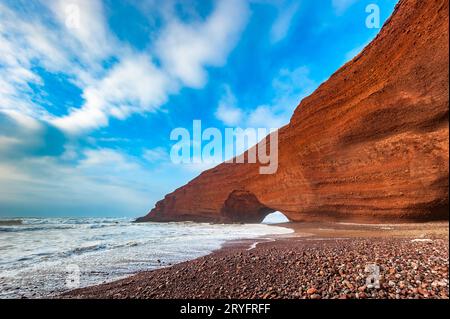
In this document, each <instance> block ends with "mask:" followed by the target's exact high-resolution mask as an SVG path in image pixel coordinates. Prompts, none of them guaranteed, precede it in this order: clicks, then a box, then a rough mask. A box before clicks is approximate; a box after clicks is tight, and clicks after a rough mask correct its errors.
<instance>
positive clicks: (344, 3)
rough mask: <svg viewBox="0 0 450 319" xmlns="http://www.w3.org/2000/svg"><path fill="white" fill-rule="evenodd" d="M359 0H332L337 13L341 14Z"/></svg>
mask: <svg viewBox="0 0 450 319" xmlns="http://www.w3.org/2000/svg"><path fill="white" fill-rule="evenodd" d="M356 1H357V0H332V2H331V3H332V5H333V8H334V11H335V12H336V14H338V15H340V14H342V13H344V12H345V11H346V10H347V9H348V8H350V7H351V6H352V5H353V4H354V3H356Z"/></svg>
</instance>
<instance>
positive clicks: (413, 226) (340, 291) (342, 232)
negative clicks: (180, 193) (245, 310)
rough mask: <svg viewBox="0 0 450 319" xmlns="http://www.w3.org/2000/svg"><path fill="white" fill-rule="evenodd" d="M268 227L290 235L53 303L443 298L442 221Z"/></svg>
mask: <svg viewBox="0 0 450 319" xmlns="http://www.w3.org/2000/svg"><path fill="white" fill-rule="evenodd" d="M271 226H277V227H286V228H290V229H292V230H293V231H294V232H293V233H290V234H281V235H280V234H277V235H269V236H261V237H259V238H253V239H240V240H232V241H229V242H226V243H224V244H223V245H222V247H221V248H220V249H218V250H215V251H212V252H211V253H210V254H208V255H205V256H203V257H199V258H196V259H193V260H189V261H186V262H182V263H177V264H174V265H171V266H168V267H163V268H159V269H155V270H149V271H141V272H138V273H136V274H134V275H131V276H129V277H126V278H124V279H120V280H116V281H112V282H109V283H104V284H100V285H94V286H88V287H85V288H79V289H75V290H72V291H68V292H65V293H63V294H61V295H59V296H57V298H95V299H97V298H155V299H161V298H162V299H172V298H187V299H189V298H198V299H208V298H213V299H217V298H238V299H239V298H243V299H247V298H303V299H304V298H308V299H320V298H342V299H344V298H345V299H346V298H445V299H446V298H448V295H449V284H448V235H449V223H448V222H429V223H408V224H354V223H282V224H271ZM368 264H376V265H378V266H379V268H380V275H381V280H380V282H381V287H380V289H372V288H371V287H367V285H366V284H365V279H366V277H367V275H368V274H367V273H365V270H366V269H365V268H366V266H367V265H368ZM179 287H183V290H182V291H180V289H179Z"/></svg>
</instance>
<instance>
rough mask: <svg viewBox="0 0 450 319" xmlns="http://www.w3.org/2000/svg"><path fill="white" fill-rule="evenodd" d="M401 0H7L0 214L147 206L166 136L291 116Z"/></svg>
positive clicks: (169, 183) (179, 181) (3, 4)
mask: <svg viewBox="0 0 450 319" xmlns="http://www.w3.org/2000/svg"><path fill="white" fill-rule="evenodd" d="M372 3H373V4H377V5H378V6H379V8H380V14H381V23H383V22H384V21H385V20H386V19H387V18H388V17H389V15H390V14H391V13H392V11H393V8H394V6H395V4H396V1H395V0H379V1H374V0H368V1H365V0H359V1H356V0H322V1H290V0H284V1H283V0H280V1H276V0H273V1H272V0H217V1H212V0H211V1H209V0H203V1H189V0H173V1H170V0H169V1H156V0H149V1H138V0H105V1H99V0H98V1H97V0H77V1H75V0H74V1H70V2H68V1H64V0H48V1H45V0H42V1H32V0H26V1H25V0H24V1H20V0H19V1H18V0H0V190H1V191H0V216H140V215H143V214H145V213H146V212H147V211H148V210H149V209H150V208H152V207H153V205H154V203H155V202H156V201H157V200H159V199H161V198H162V197H163V196H164V194H166V193H168V192H171V191H172V190H174V189H175V188H177V187H179V186H181V185H183V184H184V183H186V182H187V181H189V180H190V179H192V178H193V177H195V176H197V175H198V174H199V173H200V172H201V171H202V170H203V169H205V168H207V167H208V165H205V164H184V165H176V164H174V163H172V162H171V161H170V159H169V155H168V154H169V152H170V147H171V146H172V145H173V143H174V142H173V141H170V132H171V131H172V130H173V129H174V128H176V127H185V128H188V129H191V128H192V121H193V120H194V119H200V120H202V125H203V127H217V128H219V129H224V128H225V127H236V126H240V127H243V128H246V127H267V128H276V127H280V126H282V125H284V124H286V123H287V122H288V121H289V118H290V116H291V114H292V111H293V110H294V108H295V107H296V106H297V104H298V103H299V102H300V100H301V99H302V98H303V97H305V96H307V95H309V94H310V93H311V92H312V91H313V90H314V89H315V88H316V87H317V86H318V85H319V84H320V83H322V82H323V81H325V80H326V79H327V78H328V77H329V76H330V75H331V74H332V73H333V72H335V71H336V70H337V69H338V68H339V67H340V66H342V65H343V64H344V63H345V62H346V61H348V60H350V59H351V58H352V57H354V56H355V55H356V54H357V53H358V52H359V51H361V50H362V48H363V47H364V46H365V45H366V44H367V43H368V42H370V40H371V39H373V38H374V37H375V35H376V34H377V33H378V32H379V29H378V28H367V27H366V25H365V20H366V17H367V15H368V13H366V11H365V9H366V6H367V5H368V4H372Z"/></svg>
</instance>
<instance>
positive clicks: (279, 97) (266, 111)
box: [215, 66, 317, 129]
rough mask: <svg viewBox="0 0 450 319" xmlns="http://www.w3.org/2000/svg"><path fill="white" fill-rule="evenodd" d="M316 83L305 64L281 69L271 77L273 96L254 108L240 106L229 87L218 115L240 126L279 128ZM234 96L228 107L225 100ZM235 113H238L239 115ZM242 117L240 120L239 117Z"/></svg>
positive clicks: (225, 121)
mask: <svg viewBox="0 0 450 319" xmlns="http://www.w3.org/2000/svg"><path fill="white" fill-rule="evenodd" d="M316 87H317V83H316V82H315V81H314V80H312V79H311V78H310V75H309V69H308V68H307V67H305V66H301V67H298V68H296V69H293V70H290V69H286V68H284V69H281V70H279V71H278V74H277V75H276V76H275V77H274V79H273V81H272V87H271V88H270V89H271V90H272V92H273V95H272V99H271V100H270V101H268V102H267V103H264V104H260V105H256V106H255V107H253V108H251V109H244V108H239V107H238V106H237V104H238V103H237V102H236V101H235V98H234V96H233V93H232V92H231V90H230V89H229V88H228V89H227V90H226V91H225V94H224V96H223V97H222V100H221V102H220V103H219V106H218V108H217V110H216V113H215V114H216V117H217V118H218V119H220V120H222V122H223V123H224V124H226V125H234V126H241V127H254V128H267V129H274V128H280V127H282V126H284V125H286V124H287V123H288V122H289V119H290V118H291V116H292V113H293V111H294V109H295V108H296V107H297V105H298V104H299V103H300V101H301V100H302V99H303V98H304V97H306V96H308V95H309V94H311V93H312V92H313V91H314V90H315V89H316ZM230 96H231V97H233V99H234V100H233V99H231V100H232V103H231V106H232V107H231V108H225V107H223V106H222V105H223V104H222V101H224V100H225V101H226V100H230ZM236 114H239V116H237V115H236ZM238 119H239V120H238Z"/></svg>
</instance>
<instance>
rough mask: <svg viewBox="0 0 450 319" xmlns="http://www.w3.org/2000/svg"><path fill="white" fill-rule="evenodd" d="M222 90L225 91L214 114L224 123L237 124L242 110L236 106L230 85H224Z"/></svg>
mask: <svg viewBox="0 0 450 319" xmlns="http://www.w3.org/2000/svg"><path fill="white" fill-rule="evenodd" d="M224 90H225V93H224V95H223V96H222V98H221V100H220V102H219V106H218V108H217V110H216V113H215V116H216V118H217V119H218V120H220V121H222V122H223V123H224V124H225V125H230V126H233V125H238V124H239V123H240V122H241V120H242V118H243V116H244V114H243V111H242V110H241V109H240V108H238V107H237V106H236V104H237V101H236V97H235V96H234V95H233V93H232V92H231V89H230V87H229V86H225V88H224Z"/></svg>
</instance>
